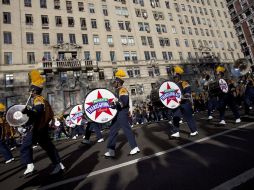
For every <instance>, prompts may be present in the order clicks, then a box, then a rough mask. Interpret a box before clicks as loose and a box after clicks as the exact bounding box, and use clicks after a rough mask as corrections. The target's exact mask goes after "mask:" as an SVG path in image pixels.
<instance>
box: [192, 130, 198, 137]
mask: <svg viewBox="0 0 254 190" xmlns="http://www.w3.org/2000/svg"><path fill="white" fill-rule="evenodd" d="M196 135H198V132H197V131H195V132H193V133H190V136H191V137H194V136H196Z"/></svg>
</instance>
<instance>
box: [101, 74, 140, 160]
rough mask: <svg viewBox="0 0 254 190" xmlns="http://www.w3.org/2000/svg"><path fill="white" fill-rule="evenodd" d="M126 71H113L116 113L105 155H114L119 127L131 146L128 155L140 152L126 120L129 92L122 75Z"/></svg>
mask: <svg viewBox="0 0 254 190" xmlns="http://www.w3.org/2000/svg"><path fill="white" fill-rule="evenodd" d="M125 76H126V73H125V72H124V71H123V70H121V69H119V70H118V71H117V72H116V73H115V80H114V82H113V87H114V88H115V90H116V98H117V100H115V101H114V104H113V105H112V108H114V109H117V114H116V116H115V117H114V119H113V121H112V125H111V127H110V131H109V139H108V145H107V148H108V151H107V152H106V153H105V154H104V155H105V157H114V156H115V146H116V138H117V134H118V131H119V129H120V128H122V129H123V131H124V134H125V136H126V137H127V140H128V142H129V145H130V147H131V151H130V155H134V154H137V153H138V152H140V150H139V148H138V146H137V143H136V140H135V137H134V134H133V132H132V130H131V127H130V124H129V122H128V112H129V93H128V91H127V89H126V88H125V87H123V83H124V80H123V79H122V77H125Z"/></svg>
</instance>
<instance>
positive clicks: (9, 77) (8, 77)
mask: <svg viewBox="0 0 254 190" xmlns="http://www.w3.org/2000/svg"><path fill="white" fill-rule="evenodd" d="M13 83H14V75H13V74H5V86H6V87H11V86H13Z"/></svg>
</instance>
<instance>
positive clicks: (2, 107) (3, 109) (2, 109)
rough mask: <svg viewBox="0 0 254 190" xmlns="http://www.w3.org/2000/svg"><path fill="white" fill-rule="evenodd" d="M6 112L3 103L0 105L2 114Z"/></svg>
mask: <svg viewBox="0 0 254 190" xmlns="http://www.w3.org/2000/svg"><path fill="white" fill-rule="evenodd" d="M4 111H5V105H4V104H3V103H0V112H4Z"/></svg>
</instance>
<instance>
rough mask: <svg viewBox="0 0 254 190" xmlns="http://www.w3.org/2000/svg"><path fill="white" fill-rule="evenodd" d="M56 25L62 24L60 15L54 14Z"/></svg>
mask: <svg viewBox="0 0 254 190" xmlns="http://www.w3.org/2000/svg"><path fill="white" fill-rule="evenodd" d="M55 20H56V26H62V17H61V16H56V17H55Z"/></svg>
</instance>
